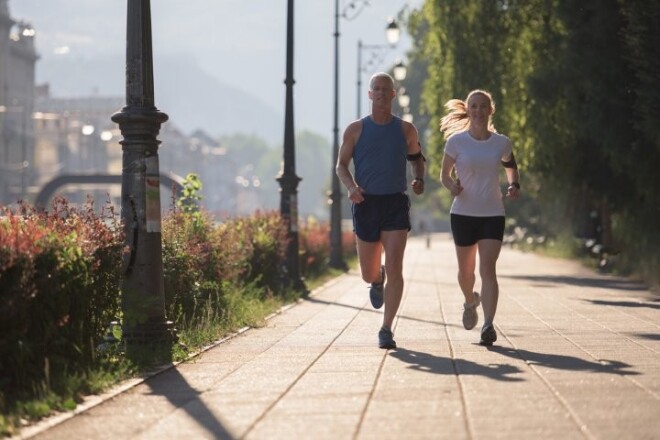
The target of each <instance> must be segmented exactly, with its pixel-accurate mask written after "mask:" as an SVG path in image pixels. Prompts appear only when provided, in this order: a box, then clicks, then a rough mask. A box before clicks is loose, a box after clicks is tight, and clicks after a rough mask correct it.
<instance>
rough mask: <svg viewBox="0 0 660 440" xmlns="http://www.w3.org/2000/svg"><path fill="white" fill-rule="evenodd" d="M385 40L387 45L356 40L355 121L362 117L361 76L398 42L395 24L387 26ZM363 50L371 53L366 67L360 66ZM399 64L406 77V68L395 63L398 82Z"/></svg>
mask: <svg viewBox="0 0 660 440" xmlns="http://www.w3.org/2000/svg"><path fill="white" fill-rule="evenodd" d="M386 32H387V34H386V36H387V40H388V42H389V45H387V44H363V43H362V40H360V39H358V46H357V116H356V119H360V118H361V117H362V74H363V73H364V72H366V69H367V67H369V66H370V65H371V64H374V61H375V60H376V61H377V62H378V63H380V62H382V60H383V55H384V53H385V52H386V51H388V50H390V49H392V48H393V47H394V46H395V45H396V44H397V43H398V42H399V36H400V31H399V27H398V26H396V23H394V28H392V24H391V23H390V24H388V26H387V31H386ZM365 50H369V51H371V56H370V57H369V60H368V61H367V65H366V66H363V65H362V52H363V51H365ZM399 64H401V66H402V68H403V77H404V78H405V75H406V70H405V69H406V67H405V66H404V65H403V63H401V62H400V61H399V62H398V63H397V65H396V66H395V67H394V73H395V79H396V80H400V78H397V77H396V76H397V74H398V75H399V76H400V75H401V74H402V73H401V72H402V71H401V68H399V69H398V70H397V66H399Z"/></svg>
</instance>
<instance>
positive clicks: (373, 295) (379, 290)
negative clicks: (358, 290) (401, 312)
mask: <svg viewBox="0 0 660 440" xmlns="http://www.w3.org/2000/svg"><path fill="white" fill-rule="evenodd" d="M380 279H381V280H382V281H381V282H380V283H371V287H370V288H369V299H370V300H371V305H372V306H374V309H380V308H381V307H383V289H384V287H385V266H380Z"/></svg>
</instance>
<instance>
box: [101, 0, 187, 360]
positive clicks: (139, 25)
mask: <svg viewBox="0 0 660 440" xmlns="http://www.w3.org/2000/svg"><path fill="white" fill-rule="evenodd" d="M127 17H128V19H127V30H126V106H125V107H124V108H123V109H122V110H121V111H120V112H118V113H115V114H114V115H112V120H113V121H114V122H116V123H117V124H119V128H120V130H121V133H122V136H123V140H121V141H120V142H119V143H120V144H121V146H122V151H123V156H122V162H123V163H122V181H121V217H122V223H123V225H124V234H125V237H126V238H125V240H126V245H127V246H126V247H127V249H128V252H127V254H126V264H125V267H124V273H123V279H122V309H123V313H124V322H123V325H122V340H123V341H124V343H125V344H126V353H127V354H128V356H129V358H132V359H135V360H138V361H141V360H148V361H154V360H168V359H169V358H170V357H171V346H172V344H173V342H174V340H175V335H174V329H173V323H172V322H171V321H168V320H167V319H166V317H165V293H164V280H163V254H162V236H161V217H160V215H161V213H160V188H159V187H160V180H159V166H158V145H159V144H160V141H159V140H158V139H157V135H158V132H159V131H160V126H161V124H162V123H164V122H165V121H167V119H168V116H167V115H166V114H165V113H163V112H161V111H159V110H158V109H157V108H156V106H155V101H154V78H153V55H152V48H151V7H150V0H128V9H127Z"/></svg>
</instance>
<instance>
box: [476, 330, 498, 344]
mask: <svg viewBox="0 0 660 440" xmlns="http://www.w3.org/2000/svg"><path fill="white" fill-rule="evenodd" d="M495 341H497V332H496V331H495V327H493V325H492V324H488V325H486V326H484V328H482V329H481V342H480V344H481V345H485V346H487V347H490V346H491V345H493V342H495Z"/></svg>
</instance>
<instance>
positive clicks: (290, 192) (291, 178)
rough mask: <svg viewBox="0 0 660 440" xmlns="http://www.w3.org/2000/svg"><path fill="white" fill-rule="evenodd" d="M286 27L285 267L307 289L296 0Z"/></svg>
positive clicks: (281, 178) (282, 195) (282, 192)
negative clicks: (296, 117) (296, 118)
mask: <svg viewBox="0 0 660 440" xmlns="http://www.w3.org/2000/svg"><path fill="white" fill-rule="evenodd" d="M287 5H288V6H287V26H286V79H285V80H284V84H286V103H285V113H284V157H283V159H284V160H283V162H282V171H281V173H280V175H279V176H278V177H277V181H278V182H279V183H280V213H281V215H282V218H283V219H284V221H285V222H286V224H287V238H288V240H289V242H288V245H287V252H286V266H287V272H288V276H289V280H290V281H291V282H292V285H293V287H294V288H296V289H301V290H303V291H304V290H306V288H305V284H304V282H303V281H302V279H301V278H300V262H299V256H298V250H299V242H298V183H299V182H300V180H301V179H300V177H298V176H297V175H296V154H295V151H296V145H295V135H294V130H293V84H294V83H295V80H294V79H293V41H294V40H293V8H294V0H287Z"/></svg>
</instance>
